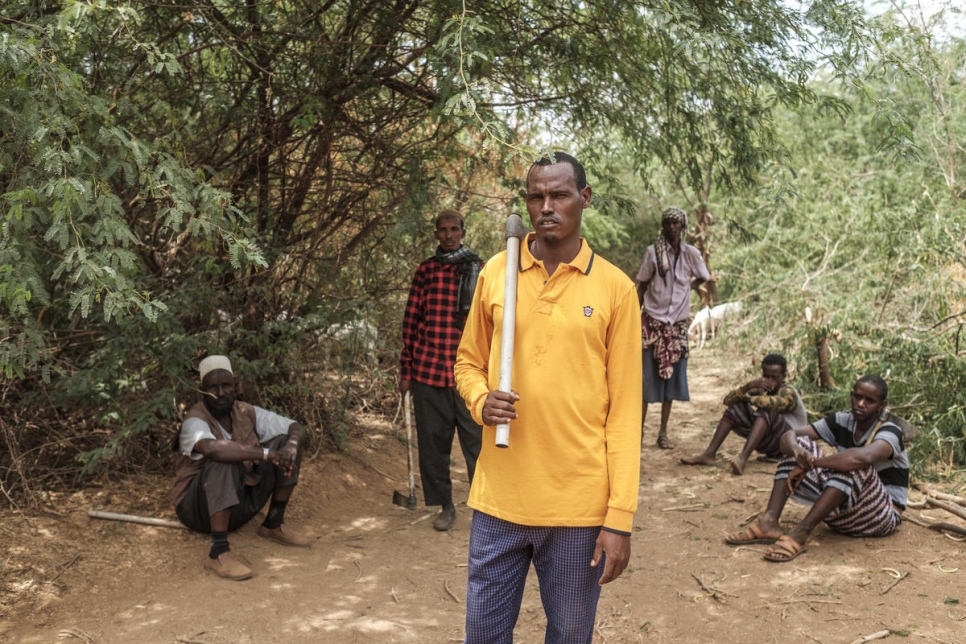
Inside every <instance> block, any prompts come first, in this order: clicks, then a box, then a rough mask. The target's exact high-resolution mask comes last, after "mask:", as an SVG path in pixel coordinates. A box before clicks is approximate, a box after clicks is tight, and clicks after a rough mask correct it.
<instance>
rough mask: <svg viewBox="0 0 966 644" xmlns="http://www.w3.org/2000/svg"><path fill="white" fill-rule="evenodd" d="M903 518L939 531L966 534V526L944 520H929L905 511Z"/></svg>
mask: <svg viewBox="0 0 966 644" xmlns="http://www.w3.org/2000/svg"><path fill="white" fill-rule="evenodd" d="M902 520H903V521H908V522H909V523H914V524H916V525H918V526H922V527H923V528H928V529H930V530H936V531H937V532H952V533H953V534H960V535H963V536H966V528H964V527H963V526H959V525H956V524H954V523H945V522H943V521H929V520H927V519H925V518H923V517H921V516H916V515H915V514H912V513H911V512H904V513H903V514H902Z"/></svg>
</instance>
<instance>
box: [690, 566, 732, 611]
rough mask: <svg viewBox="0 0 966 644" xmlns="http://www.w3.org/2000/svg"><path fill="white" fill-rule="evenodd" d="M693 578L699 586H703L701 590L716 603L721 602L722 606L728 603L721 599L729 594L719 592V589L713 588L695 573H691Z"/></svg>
mask: <svg viewBox="0 0 966 644" xmlns="http://www.w3.org/2000/svg"><path fill="white" fill-rule="evenodd" d="M691 576H692V577H693V578H694V580H695V581H696V582H698V585H699V586H701V590H703V591H704V592H705V593H706V594H707V595H708V596H709V597H711V598H712V599H714V600H715V601H716V602H720V603H722V604H727V603H728V602H726V601H725V600H724V598H723V597H721V596H722V595H728V593H726V592H724V591H723V590H718V589H717V588H712V587H710V586H708V585H707V584H706V583H704V582H703V581H701V578H700V577H698V576H697V575H696V574H694V573H691ZM728 596H729V597H732V596H733V595H728Z"/></svg>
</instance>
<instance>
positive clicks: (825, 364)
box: [815, 335, 836, 389]
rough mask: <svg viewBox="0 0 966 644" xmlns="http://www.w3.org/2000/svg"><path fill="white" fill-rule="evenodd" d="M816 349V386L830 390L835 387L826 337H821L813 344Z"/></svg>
mask: <svg viewBox="0 0 966 644" xmlns="http://www.w3.org/2000/svg"><path fill="white" fill-rule="evenodd" d="M815 346H816V347H817V348H818V386H819V387H821V388H822V389H832V388H833V387H835V386H836V384H835V381H834V380H832V373H831V366H830V362H831V359H832V358H831V352H830V351H829V348H828V336H827V335H823V336H822V337H820V338H819V339H818V342H816V343H815Z"/></svg>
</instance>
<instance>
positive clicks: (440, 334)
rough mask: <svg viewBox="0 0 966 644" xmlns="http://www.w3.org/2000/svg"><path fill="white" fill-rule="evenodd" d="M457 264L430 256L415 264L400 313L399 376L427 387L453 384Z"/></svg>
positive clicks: (457, 339) (457, 333)
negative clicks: (404, 309) (401, 320)
mask: <svg viewBox="0 0 966 644" xmlns="http://www.w3.org/2000/svg"><path fill="white" fill-rule="evenodd" d="M459 290H460V267H459V264H443V263H442V262H440V261H439V260H438V259H436V258H435V257H430V258H429V259H427V260H426V261H424V262H423V263H421V264H420V265H419V268H417V269H416V275H415V276H414V277H413V285H412V287H411V288H410V289H409V301H408V302H406V313H405V315H404V316H403V327H402V336H403V350H402V356H401V357H400V360H399V363H400V372H399V376H400V378H402V379H403V380H415V381H417V382H421V383H422V384H424V385H429V386H431V387H455V386H456V380H455V379H454V378H453V365H454V364H455V363H456V348H457V347H458V346H459V343H460V338H461V337H462V336H463V330H462V325H461V324H460V322H461V321H460V320H459V319H458V318H457V315H456V300H457V297H458V296H459Z"/></svg>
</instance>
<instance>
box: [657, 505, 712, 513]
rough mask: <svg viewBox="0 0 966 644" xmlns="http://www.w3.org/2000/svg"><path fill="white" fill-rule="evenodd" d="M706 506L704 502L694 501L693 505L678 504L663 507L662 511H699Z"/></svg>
mask: <svg viewBox="0 0 966 644" xmlns="http://www.w3.org/2000/svg"><path fill="white" fill-rule="evenodd" d="M705 507H707V506H705V504H704V503H692V504H691V505H676V506H674V507H671V508H662V509H661V512H697V511H698V510H703V509H704V508H705Z"/></svg>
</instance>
